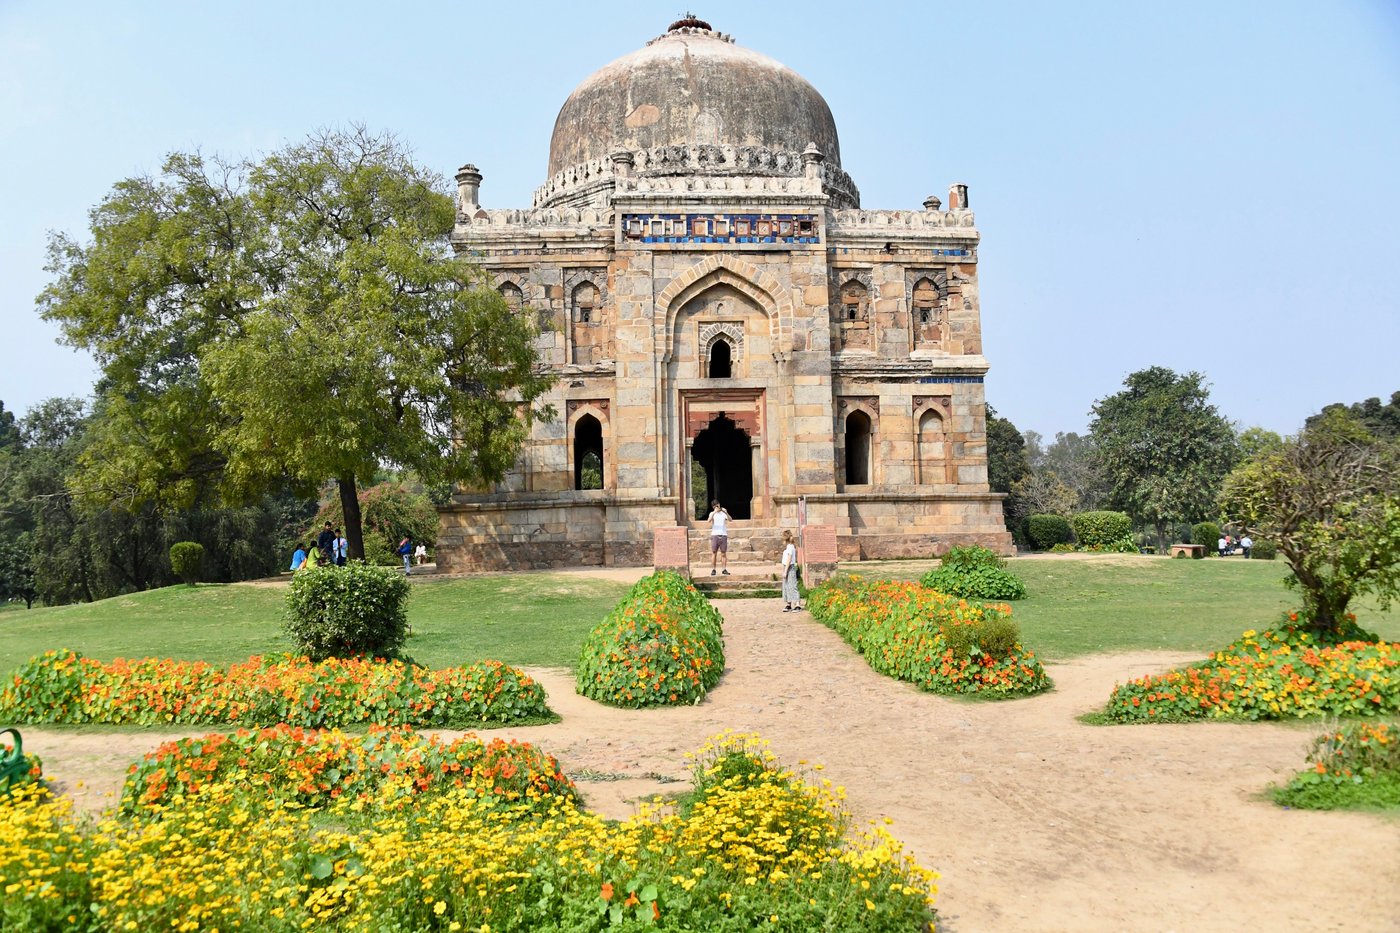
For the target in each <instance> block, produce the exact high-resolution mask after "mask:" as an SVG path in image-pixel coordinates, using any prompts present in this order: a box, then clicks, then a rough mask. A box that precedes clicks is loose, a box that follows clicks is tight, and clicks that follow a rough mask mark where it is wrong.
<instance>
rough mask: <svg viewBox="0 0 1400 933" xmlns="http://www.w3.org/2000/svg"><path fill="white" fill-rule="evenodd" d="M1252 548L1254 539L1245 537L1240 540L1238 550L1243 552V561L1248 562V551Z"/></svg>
mask: <svg viewBox="0 0 1400 933" xmlns="http://www.w3.org/2000/svg"><path fill="white" fill-rule="evenodd" d="M1252 547H1254V539H1253V538H1251V537H1250V536H1249V535H1245V536H1244V537H1243V538H1241V539H1240V549H1241V550H1243V551H1244V559H1245V560H1249V549H1250V548H1252Z"/></svg>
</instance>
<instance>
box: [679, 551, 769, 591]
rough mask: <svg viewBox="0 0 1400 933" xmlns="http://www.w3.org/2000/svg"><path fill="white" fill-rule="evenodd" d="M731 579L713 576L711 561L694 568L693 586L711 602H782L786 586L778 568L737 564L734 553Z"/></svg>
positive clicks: (766, 564)
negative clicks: (778, 600) (711, 573)
mask: <svg viewBox="0 0 1400 933" xmlns="http://www.w3.org/2000/svg"><path fill="white" fill-rule="evenodd" d="M729 557H730V560H729V576H724V575H723V574H717V575H716V576H713V577H712V576H710V558H709V555H708V554H707V555H706V557H705V562H704V563H703V564H701V563H692V564H691V565H690V575H691V582H692V583H694V584H695V588H696V589H697V590H699V591H700V592H701V593H704V594H705V595H706V596H707V597H709V598H710V599H765V598H766V599H779V598H781V597H782V595H783V584H782V581H781V580H779V579H778V568H777V565H776V564H769V563H762V564H757V563H743V562H736V561H735V560H734V554H733V552H732V551H731V552H730V555H729Z"/></svg>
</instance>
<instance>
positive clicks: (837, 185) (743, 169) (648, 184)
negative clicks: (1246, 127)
mask: <svg viewBox="0 0 1400 933" xmlns="http://www.w3.org/2000/svg"><path fill="white" fill-rule="evenodd" d="M813 153H815V155H816V158H813ZM678 182H679V183H680V184H678ZM697 190H698V191H719V192H724V191H755V192H775V193H787V194H803V195H825V196H826V197H828V198H829V199H830V202H829V203H830V204H831V206H833V207H837V208H855V207H859V206H860V190H859V189H858V188H857V187H856V185H855V182H854V181H852V180H851V176H850V175H848V174H846V172H845V171H843V170H842V169H841V167H840V166H839V165H833V164H831V163H829V162H825V161H824V160H823V159H822V157H821V153H820V152H816V150H815V149H809V150H808V151H806V152H794V151H790V150H785V149H770V148H768V147H766V146H729V145H694V146H658V147H656V148H654V149H640V150H637V151H634V152H627V153H618V154H614V155H613V156H611V157H609V158H607V159H593V160H591V161H588V162H583V163H581V164H579V165H575V166H572V167H570V168H567V169H565V170H563V171H561V172H558V173H556V174H555V175H554V177H552V178H551V179H550V180H549V181H547V182H545V183H544V184H543V185H541V186H540V187H539V188H537V189H536V190H535V195H534V201H533V204H534V206H535V207H549V206H564V205H567V206H571V207H577V206H580V205H583V204H589V203H593V204H597V203H601V202H603V201H605V200H606V198H607V196H608V195H609V194H610V193H612V192H613V191H617V192H652V191H656V192H662V193H670V192H674V191H697Z"/></svg>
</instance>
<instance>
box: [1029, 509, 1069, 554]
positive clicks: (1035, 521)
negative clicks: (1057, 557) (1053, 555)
mask: <svg viewBox="0 0 1400 933" xmlns="http://www.w3.org/2000/svg"><path fill="white" fill-rule="evenodd" d="M1026 537H1028V538H1030V539H1031V543H1032V544H1034V545H1035V547H1036V549H1037V550H1040V551H1048V550H1050V549H1051V548H1052V547H1054V546H1055V545H1057V544H1070V543H1072V542H1073V541H1074V532H1073V531H1072V530H1071V529H1070V527H1069V522H1068V521H1066V520H1065V518H1064V516H1063V515H1032V516H1031V517H1030V518H1028V519H1026Z"/></svg>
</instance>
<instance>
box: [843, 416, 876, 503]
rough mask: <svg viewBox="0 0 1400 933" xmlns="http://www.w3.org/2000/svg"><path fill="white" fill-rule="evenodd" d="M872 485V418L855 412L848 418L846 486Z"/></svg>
mask: <svg viewBox="0 0 1400 933" xmlns="http://www.w3.org/2000/svg"><path fill="white" fill-rule="evenodd" d="M869 483H870V416H869V415H867V414H866V413H865V412H863V411H853V412H851V413H850V414H849V415H848V416H847V417H846V485H847V486H866V485H869Z"/></svg>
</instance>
